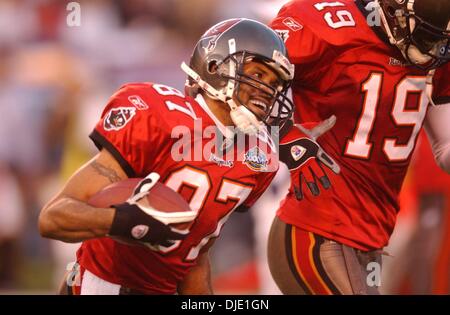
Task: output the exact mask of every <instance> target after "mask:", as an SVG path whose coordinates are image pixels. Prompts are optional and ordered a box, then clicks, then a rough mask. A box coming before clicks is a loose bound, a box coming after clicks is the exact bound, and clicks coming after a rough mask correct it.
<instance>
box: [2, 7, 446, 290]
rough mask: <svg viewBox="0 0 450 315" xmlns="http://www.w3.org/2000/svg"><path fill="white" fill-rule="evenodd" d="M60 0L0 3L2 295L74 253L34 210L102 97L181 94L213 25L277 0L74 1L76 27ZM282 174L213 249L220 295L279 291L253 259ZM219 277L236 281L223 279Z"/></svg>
mask: <svg viewBox="0 0 450 315" xmlns="http://www.w3.org/2000/svg"><path fill="white" fill-rule="evenodd" d="M69 2H71V1H62V0H2V1H0V117H2V122H1V123H0V135H1V136H0V293H2V292H18V293H21V292H37V293H52V292H54V288H55V287H56V286H57V281H58V279H60V278H61V275H62V274H63V273H64V270H65V267H66V265H67V263H69V262H70V261H73V260H74V259H75V251H76V249H77V247H78V245H77V244H63V243H61V242H51V241H49V240H44V239H42V238H41V237H40V236H39V233H38V230H37V223H36V222H37V217H38V212H39V210H40V208H41V207H42V205H43V203H44V202H45V201H46V200H48V199H49V198H50V196H51V195H53V194H54V193H55V192H56V191H57V190H58V189H59V188H61V185H62V184H63V183H64V181H65V180H66V179H67V178H68V176H70V174H71V173H72V172H73V171H74V170H75V169H77V168H78V167H79V166H80V165H81V164H83V163H84V162H85V161H87V160H88V159H89V158H90V156H92V155H93V154H94V153H95V147H94V145H93V144H92V143H91V141H90V140H89V139H88V135H89V133H90V131H91V130H92V128H93V126H94V125H95V123H96V121H97V120H98V119H99V117H100V113H101V110H102V108H103V106H104V105H105V104H106V102H107V100H108V98H109V96H110V95H111V94H112V93H113V92H114V91H115V90H117V89H118V88H119V87H120V86H121V85H122V84H124V83H126V82H136V81H155V82H158V83H163V84H167V85H171V86H173V87H175V88H178V89H183V83H184V80H185V75H184V73H183V72H182V71H181V70H180V68H179V65H180V64H181V62H182V61H188V60H189V56H190V53H191V50H192V48H193V47H194V44H195V42H196V40H197V39H198V38H199V36H200V35H201V34H202V33H203V32H204V31H205V30H206V29H207V28H208V27H209V26H210V25H213V24H215V23H216V22H218V21H220V20H222V19H225V18H232V17H248V18H255V19H258V20H260V21H262V22H267V21H268V20H269V19H270V18H271V17H274V16H275V15H276V13H277V11H278V9H279V8H280V7H281V5H282V3H283V2H284V1H279V0H246V1H239V0H227V1H218V0H189V1H185V0H127V1H125V0H79V1H76V3H78V4H79V5H80V8H81V11H80V13H81V16H80V17H81V19H80V22H81V25H79V26H69V25H68V24H67V17H68V15H69V14H70V13H71V11H70V10H68V9H67V8H68V7H67V4H68V3H69ZM279 178H280V179H279V180H278V181H277V182H278V186H277V184H275V185H273V186H272V187H271V190H270V191H269V192H268V195H267V196H271V197H269V198H267V199H266V200H270V201H271V203H269V201H266V202H260V203H259V206H256V207H255V208H256V209H253V210H252V215H251V216H249V215H245V214H237V216H239V217H238V218H237V219H231V220H230V222H229V223H228V224H227V226H226V227H225V228H224V231H223V233H224V235H223V238H222V239H221V240H220V241H219V242H218V244H217V245H216V248H215V249H214V250H213V268H214V269H213V271H214V275H215V277H216V279H217V281H215V285H217V287H218V288H219V290H222V292H226V293H233V292H237V293H242V292H244V293H277V292H278V291H277V289H276V288H275V287H274V285H273V283H272V282H271V280H270V276H268V273H267V270H266V269H265V268H264V267H261V266H263V265H264V263H265V256H264V255H265V239H266V236H264V235H266V234H267V231H268V228H269V226H270V223H271V218H272V217H273V215H274V214H275V209H276V207H277V206H278V204H277V203H278V201H277V200H279V199H281V197H282V196H283V194H284V193H285V191H286V189H287V185H288V177H287V175H286V172H283V173H280V175H279ZM446 184H447V187H450V185H449V182H448V180H447V182H446ZM273 196H277V197H273ZM447 196H448V192H447ZM445 200H447V201H446V202H447V203H446V205H447V207H448V203H449V201H448V199H445ZM412 204H415V203H414V202H413V203H412ZM258 208H259V209H258ZM257 210H259V212H258V211H257ZM258 213H259V214H258ZM442 213H443V214H442V215H444V214H445V213H444V212H442ZM447 216H448V211H447ZM243 218H244V219H243ZM442 221H445V220H443V219H442ZM243 225H245V226H246V228H244V229H243V228H242V226H243ZM248 227H250V228H248ZM255 235H256V236H255ZM405 242H406V240H405ZM230 253H233V254H232V255H230ZM230 257H231V258H232V259H230ZM258 257H262V258H260V259H258ZM443 259H444V262H443V264H444V265H443V267H442V266H441V267H440V268H441V269H442V270H444V271H445V270H447V276H448V269H449V265H448V264H449V261H450V260H445V259H446V258H445V257H444V258H443ZM446 263H447V265H445V264H446ZM258 268H262V269H261V270H260V269H258ZM227 272H231V273H230V274H232V275H234V278H235V279H237V280H240V281H241V284H240V285H241V286H240V287H239V286H236V284H233V283H230V284H229V286H227V285H226V284H227V280H229V279H231V277H229V276H226V277H224V276H223V275H224V274H226V273H227ZM233 272H234V273H233ZM244 280H245V281H244ZM237 287H239V288H238V289H237ZM447 289H448V288H447ZM233 290H235V291H233ZM239 290H240V291H239ZM424 290H425V289H424ZM394 292H395V290H394ZM413 292H414V291H413ZM418 293H421V292H418Z"/></svg>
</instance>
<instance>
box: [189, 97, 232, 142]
mask: <svg viewBox="0 0 450 315" xmlns="http://www.w3.org/2000/svg"><path fill="white" fill-rule="evenodd" d="M195 101H196V102H197V103H198V104H199V105H200V107H201V108H203V110H204V111H205V112H206V113H207V114H208V116H209V117H210V118H211V119H212V120H213V121H214V123H215V124H216V126H217V128H219V130H220V132H221V133H222V134H223V135H224V137H225V138H226V139H230V140H233V139H234V136H235V133H234V131H233V130H232V129H230V128H229V127H227V126H225V125H224V124H222V122H221V121H220V120H219V119H218V118H217V117H216V115H214V113H213V112H212V111H211V109H210V108H209V106H208V104H206V101H205V99H204V98H203V95H201V94H200V93H199V94H197V96H196V97H195Z"/></svg>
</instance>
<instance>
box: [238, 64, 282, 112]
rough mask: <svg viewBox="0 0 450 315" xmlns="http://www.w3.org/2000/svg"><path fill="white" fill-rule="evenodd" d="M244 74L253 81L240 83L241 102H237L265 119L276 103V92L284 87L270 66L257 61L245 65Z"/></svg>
mask: <svg viewBox="0 0 450 315" xmlns="http://www.w3.org/2000/svg"><path fill="white" fill-rule="evenodd" d="M243 72H244V74H245V75H247V76H248V77H250V78H252V79H253V80H251V81H250V80H248V79H247V80H245V78H243V79H244V80H245V81H248V82H249V83H242V82H241V83H240V87H239V92H238V97H239V100H240V102H239V100H237V101H238V102H239V103H242V104H244V105H245V106H246V107H247V108H248V109H250V110H251V111H252V112H253V113H254V114H255V115H256V117H257V118H259V119H263V118H264V117H265V116H266V114H267V113H268V111H269V110H270V108H271V106H272V104H273V103H274V101H275V96H276V91H277V90H278V89H280V87H281V86H282V81H281V79H280V78H279V76H278V75H277V73H276V72H275V71H274V70H272V69H271V68H270V67H269V66H267V65H265V64H263V63H260V62H256V61H251V62H248V63H245V64H244V67H243ZM258 81H259V82H262V83H264V84H265V85H264V84H261V83H258Z"/></svg>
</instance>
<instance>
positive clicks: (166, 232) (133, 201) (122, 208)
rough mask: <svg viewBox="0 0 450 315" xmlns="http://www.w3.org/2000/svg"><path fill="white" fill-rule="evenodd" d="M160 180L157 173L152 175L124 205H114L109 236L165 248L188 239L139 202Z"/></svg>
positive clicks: (138, 186) (142, 182)
mask: <svg viewBox="0 0 450 315" xmlns="http://www.w3.org/2000/svg"><path fill="white" fill-rule="evenodd" d="M158 179H159V175H158V174H157V173H150V174H149V175H148V176H147V177H146V178H145V179H143V180H142V181H141V182H140V183H139V184H138V185H137V187H136V188H135V190H134V194H133V196H131V197H130V198H129V199H128V200H127V201H126V202H124V203H122V204H118V205H113V207H114V208H115V209H116V213H115V216H114V219H113V223H112V225H111V229H110V232H109V235H111V236H121V237H125V238H128V239H131V240H135V241H139V242H144V243H150V244H151V245H162V246H165V247H168V246H170V245H172V244H173V243H174V241H176V240H182V239H184V238H185V237H186V233H183V232H182V231H178V230H177V231H175V230H174V229H173V228H172V227H170V226H169V225H167V224H164V223H163V222H161V221H159V220H157V219H156V218H155V217H153V216H152V215H151V214H149V213H148V212H149V211H148V207H143V206H142V205H140V203H139V200H141V199H143V198H144V197H146V196H147V195H148V193H149V191H150V189H151V188H152V187H153V186H154V185H155V183H156V182H157V181H158ZM151 211H152V212H157V211H158V210H157V209H151Z"/></svg>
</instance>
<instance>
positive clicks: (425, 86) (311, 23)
mask: <svg viewBox="0 0 450 315" xmlns="http://www.w3.org/2000/svg"><path fill="white" fill-rule="evenodd" d="M449 20H450V1H449V0H376V1H374V2H368V1H364V0H355V1H353V0H339V1H329V2H328V1H320V0H296V1H291V2H289V3H287V4H286V5H284V7H283V8H282V9H281V10H280V12H279V13H278V15H277V17H276V18H275V19H274V20H273V21H272V22H271V27H272V28H273V29H274V30H276V31H277V32H278V34H279V35H280V36H281V37H282V38H283V39H284V40H285V43H286V46H287V48H288V51H289V57H290V60H291V62H292V63H293V64H295V73H296V75H295V78H294V81H293V83H292V91H293V98H294V103H295V105H296V112H295V118H296V120H297V122H301V123H303V122H307V121H320V120H322V119H323V118H325V117H328V116H330V115H335V116H336V117H337V122H336V126H335V127H334V129H333V132H330V133H327V134H326V135H324V136H323V137H322V138H321V139H320V141H319V143H320V145H321V146H322V147H323V149H324V150H325V151H327V152H328V153H329V154H330V155H331V156H332V157H333V158H334V159H335V160H336V162H337V163H338V164H339V166H340V167H341V174H340V176H333V175H332V177H331V178H330V179H331V181H332V182H333V187H332V188H331V189H329V190H326V191H323V192H322V193H321V196H320V198H315V197H314V198H313V197H312V196H311V195H310V194H298V193H297V192H298V187H299V186H301V185H302V183H301V182H302V179H301V178H299V176H298V174H296V172H291V182H292V183H291V189H290V191H289V193H288V195H287V197H286V199H285V200H284V202H283V203H282V205H281V206H280V209H279V210H278V212H277V216H276V218H275V220H274V223H273V225H272V230H271V234H270V239H269V265H270V269H271V273H272V275H273V277H274V279H275V281H276V282H277V284H278V286H279V287H280V289H281V290H282V292H283V293H286V294H367V293H370V294H371V293H373V294H377V293H379V290H378V286H379V285H380V268H381V255H380V253H381V251H382V248H383V247H384V246H386V244H387V243H388V241H389V237H390V235H391V233H392V231H393V229H394V225H395V220H396V215H397V212H398V211H399V205H398V200H397V198H398V194H399V191H400V188H401V185H402V182H403V179H404V176H405V173H406V170H407V167H408V164H409V162H410V157H411V153H412V151H413V149H414V146H415V143H416V138H417V135H418V132H419V131H420V129H421V128H422V125H424V126H425V129H426V131H427V134H428V137H429V139H430V142H431V145H432V147H433V151H434V155H435V158H436V160H437V162H438V164H439V165H440V166H441V168H443V169H444V170H446V171H447V172H450V127H449V123H448V122H449V121H450V80H449V73H450V64H449V63H447V62H448V60H449V59H450V50H449V34H450V31H449V30H450V24H449Z"/></svg>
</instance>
